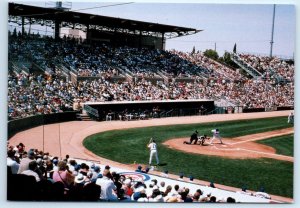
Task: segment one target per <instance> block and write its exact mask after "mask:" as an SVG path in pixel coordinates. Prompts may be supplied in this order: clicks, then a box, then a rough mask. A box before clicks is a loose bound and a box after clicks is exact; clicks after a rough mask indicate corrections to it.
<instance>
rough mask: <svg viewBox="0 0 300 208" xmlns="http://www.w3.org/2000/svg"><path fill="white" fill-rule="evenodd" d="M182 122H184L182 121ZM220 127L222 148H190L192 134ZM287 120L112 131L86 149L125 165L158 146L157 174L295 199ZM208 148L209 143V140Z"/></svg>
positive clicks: (141, 160)
mask: <svg viewBox="0 0 300 208" xmlns="http://www.w3.org/2000/svg"><path fill="white" fill-rule="evenodd" d="M178 119H180V118H178ZM215 128H218V129H219V130H220V134H221V136H222V137H223V141H224V143H225V144H224V145H221V144H214V145H205V146H201V145H186V144H183V141H185V140H186V141H188V140H189V137H190V135H191V134H192V133H193V132H194V131H195V130H198V131H199V133H200V135H203V134H207V135H208V136H209V137H211V136H212V135H211V130H212V129H215ZM291 129H292V126H291V125H290V124H288V123H287V117H286V116H284V117H272V118H259V119H246V120H245V119H244V120H235V121H225V122H207V123H194V124H180V125H164V126H157V125H155V126H150V127H141V128H127V129H122V130H110V131H104V132H101V133H96V134H93V135H91V136H88V137H87V138H86V139H85V140H84V141H83V145H84V147H85V148H87V149H88V150H90V151H91V152H93V153H94V154H96V155H98V156H100V157H103V158H107V159H109V160H113V161H117V162H119V163H123V164H134V163H136V164H143V165H144V166H146V164H147V163H148V160H149V151H148V148H147V147H146V146H147V143H148V142H149V139H150V138H151V137H153V138H155V140H156V141H157V144H158V154H159V158H160V162H161V165H160V166H158V167H157V168H158V170H159V171H164V170H168V171H169V173H173V174H179V173H183V174H184V175H185V176H186V177H189V176H191V175H192V176H193V177H194V178H196V179H200V180H205V181H212V182H214V183H217V184H223V185H227V186H233V187H247V189H249V190H254V191H258V190H259V189H260V188H261V187H263V188H264V189H265V191H266V192H267V193H269V194H273V195H279V196H284V197H289V198H293V167H294V163H293V150H294V148H293V147H294V137H293V134H292V131H291ZM207 143H209V141H207Z"/></svg>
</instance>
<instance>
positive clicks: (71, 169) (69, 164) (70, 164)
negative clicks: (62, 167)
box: [68, 160, 77, 172]
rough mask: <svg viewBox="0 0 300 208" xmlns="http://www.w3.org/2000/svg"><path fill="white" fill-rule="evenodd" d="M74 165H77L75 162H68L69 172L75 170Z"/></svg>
mask: <svg viewBox="0 0 300 208" xmlns="http://www.w3.org/2000/svg"><path fill="white" fill-rule="evenodd" d="M76 164H77V163H76V161H75V160H69V163H68V166H69V170H70V171H71V172H74V170H75V165H76Z"/></svg>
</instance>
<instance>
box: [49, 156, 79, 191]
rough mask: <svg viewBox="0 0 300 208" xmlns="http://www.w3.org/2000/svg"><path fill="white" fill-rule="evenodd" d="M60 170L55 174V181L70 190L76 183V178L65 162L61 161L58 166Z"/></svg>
mask: <svg viewBox="0 0 300 208" xmlns="http://www.w3.org/2000/svg"><path fill="white" fill-rule="evenodd" d="M57 167H58V170H57V171H54V172H53V180H54V181H55V182H58V181H60V182H62V183H63V184H64V186H65V188H69V187H70V186H71V185H72V184H73V183H74V176H73V175H72V172H70V171H69V170H68V168H67V163H66V162H65V161H59V162H58V164H57Z"/></svg>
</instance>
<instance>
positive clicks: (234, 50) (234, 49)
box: [233, 43, 236, 53]
mask: <svg viewBox="0 0 300 208" xmlns="http://www.w3.org/2000/svg"><path fill="white" fill-rule="evenodd" d="M233 53H236V43H235V44H234V46H233Z"/></svg>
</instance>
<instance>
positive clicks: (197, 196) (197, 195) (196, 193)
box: [193, 189, 202, 202]
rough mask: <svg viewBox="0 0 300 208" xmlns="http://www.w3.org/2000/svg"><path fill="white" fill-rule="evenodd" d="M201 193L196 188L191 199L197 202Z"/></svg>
mask: <svg viewBox="0 0 300 208" xmlns="http://www.w3.org/2000/svg"><path fill="white" fill-rule="evenodd" d="M201 195H202V191H201V190H200V189H197V190H196V192H195V193H194V195H193V201H194V202H198V201H199V200H200V197H201Z"/></svg>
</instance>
